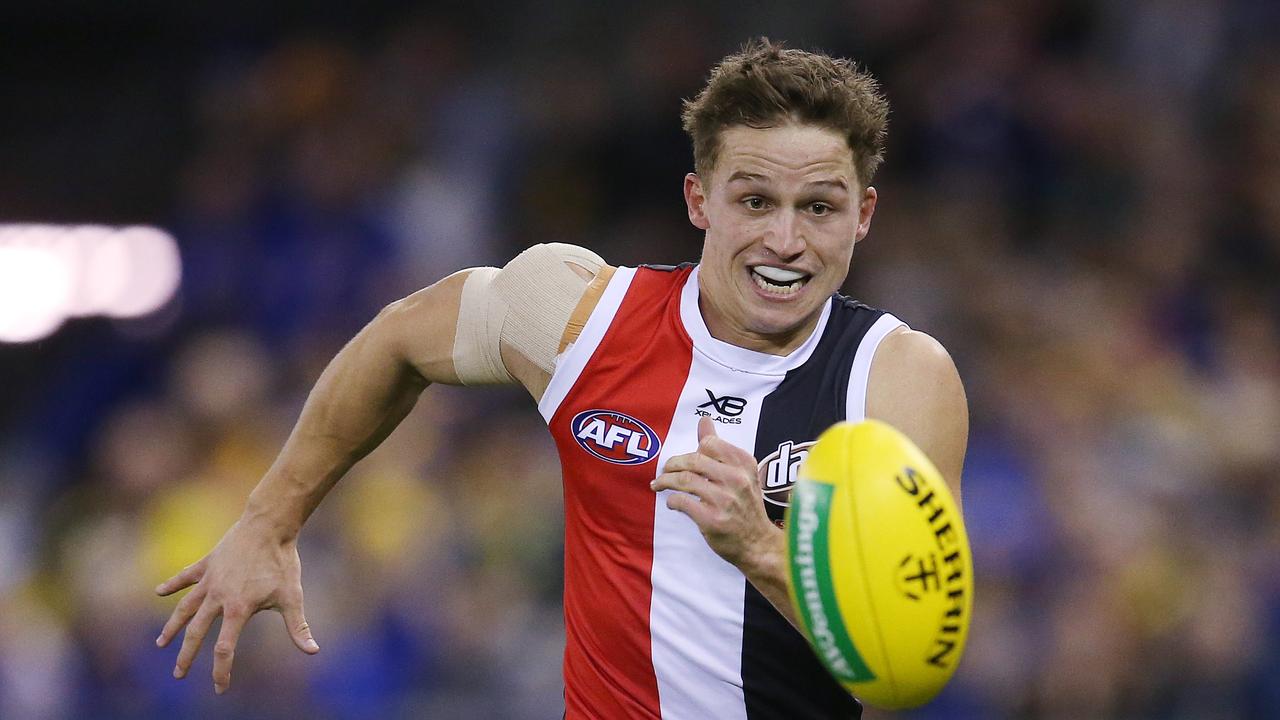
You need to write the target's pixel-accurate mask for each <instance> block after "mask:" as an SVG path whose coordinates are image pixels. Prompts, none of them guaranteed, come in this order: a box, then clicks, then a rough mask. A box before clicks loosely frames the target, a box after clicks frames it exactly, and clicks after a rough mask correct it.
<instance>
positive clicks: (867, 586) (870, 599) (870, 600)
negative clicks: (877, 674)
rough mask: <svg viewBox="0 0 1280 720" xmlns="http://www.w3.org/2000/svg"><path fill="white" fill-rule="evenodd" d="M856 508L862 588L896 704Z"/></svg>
mask: <svg viewBox="0 0 1280 720" xmlns="http://www.w3.org/2000/svg"><path fill="white" fill-rule="evenodd" d="M846 467H848V465H847V464H846ZM845 487H846V489H852V488H851V487H850V484H846V486H845ZM855 497H856V496H855ZM854 509H855V511H856V512H855V515H854V518H855V521H856V522H857V524H858V526H857V535H858V567H859V569H860V570H861V571H862V577H863V578H865V579H866V580H867V581H864V582H863V583H862V588H863V592H864V593H866V596H867V607H868V608H869V609H870V612H871V622H872V625H873V627H875V628H876V644H878V645H879V646H880V656H881V657H883V658H884V666H885V672H886V674H887V675H888V676H889V678H890V685H891V687H892V688H893V702H894V704H895V705H896V704H897V701H898V694H899V688H898V677H897V676H896V675H895V674H894V673H893V662H892V661H891V660H890V659H889V648H888V647H887V646H886V645H885V642H884V635H885V628H884V626H882V625H881V624H880V616H879V614H878V613H877V612H876V604H875V597H874V595H873V594H872V592H871V583H870V582H868V581H869V580H870V579H871V575H869V574H868V573H867V560H866V554H865V553H864V552H863V547H864V545H865V543H864V542H863V529H864V525H865V524H864V523H863V522H862V512H861V511H862V509H861V508H859V507H857V506H856V505H855V507H854Z"/></svg>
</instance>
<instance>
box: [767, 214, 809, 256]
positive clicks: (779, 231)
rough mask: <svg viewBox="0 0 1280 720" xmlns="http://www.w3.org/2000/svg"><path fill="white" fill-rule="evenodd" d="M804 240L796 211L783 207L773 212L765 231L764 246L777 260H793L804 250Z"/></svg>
mask: <svg viewBox="0 0 1280 720" xmlns="http://www.w3.org/2000/svg"><path fill="white" fill-rule="evenodd" d="M806 244H807V243H806V241H805V238H804V230H803V228H802V227H801V223H800V221H799V218H797V217H796V211H795V210H794V209H791V208H787V209H783V210H782V211H780V212H777V213H775V214H774V220H773V225H772V227H770V228H769V230H768V232H766V233H765V238H764V246H765V247H766V248H768V249H769V250H771V251H773V254H774V255H777V256H778V259H779V260H794V259H795V258H797V257H799V256H800V254H801V253H803V252H804V249H805V246H806Z"/></svg>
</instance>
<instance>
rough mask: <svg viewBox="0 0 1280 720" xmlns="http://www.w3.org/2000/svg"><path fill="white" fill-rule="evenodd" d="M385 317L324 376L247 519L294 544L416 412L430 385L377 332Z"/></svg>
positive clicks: (366, 330) (251, 503)
mask: <svg viewBox="0 0 1280 720" xmlns="http://www.w3.org/2000/svg"><path fill="white" fill-rule="evenodd" d="M385 315H386V313H385V311H384V313H382V314H380V315H379V316H378V318H376V319H374V321H373V322H371V323H370V324H369V325H368V326H366V327H365V328H364V329H363V330H361V331H360V333H359V334H358V335H356V337H355V338H353V339H352V340H351V341H350V342H349V343H347V345H346V347H344V348H343V349H342V351H341V352H339V353H338V355H337V356H336V357H334V359H333V360H332V361H331V362H330V363H329V365H328V367H326V368H325V370H324V373H323V374H321V376H320V380H319V381H317V383H316V385H315V387H314V388H312V390H311V394H310V395H309V396H308V397H307V402H306V404H305V405H304V406H303V409H302V414H301V417H299V419H298V422H297V424H296V425H295V426H294V428H293V432H292V433H290V435H289V439H288V441H287V442H286V443H285V446H284V449H283V450H281V451H280V455H279V456H278V457H277V458H276V461H275V462H274V463H273V464H272V466H271V468H270V469H269V470H268V471H267V473H266V475H265V476H263V478H262V480H261V482H259V483H258V486H257V487H256V488H254V490H253V492H252V493H251V494H250V496H249V502H248V505H247V507H246V509H245V516H246V518H249V519H252V520H254V521H260V522H264V523H266V524H268V525H270V526H272V527H273V528H275V529H276V531H278V532H279V533H280V535H281V536H282V537H292V536H295V535H296V534H297V533H298V531H299V530H300V529H301V527H302V524H303V523H304V522H306V519H307V518H308V517H310V515H311V513H312V512H313V511H314V510H315V508H316V506H317V505H319V504H320V501H321V500H322V499H323V498H324V496H325V495H326V494H327V493H328V492H329V490H330V489H331V488H332V487H333V486H334V484H335V483H337V481H338V480H339V479H340V478H341V477H342V476H343V475H344V474H346V472H347V471H348V470H349V469H350V468H351V466H352V465H354V464H355V463H356V462H358V461H359V460H360V459H361V458H363V457H364V456H365V455H367V454H369V453H370V452H371V451H373V449H374V448H376V447H377V446H378V445H379V444H380V443H381V442H382V441H383V440H384V439H386V437H387V436H388V435H390V434H391V431H392V430H394V429H395V428H396V426H397V425H399V424H400V421H401V420H403V419H404V417H405V416H406V415H408V414H409V411H410V410H412V409H413V406H414V404H415V403H416V402H417V399H418V396H419V395H420V394H421V392H422V390H423V389H424V388H425V387H426V386H427V385H428V382H427V381H426V380H425V379H424V378H423V377H422V376H421V374H419V373H418V372H417V371H415V370H414V368H413V366H412V365H411V364H409V363H408V362H405V361H403V359H402V358H401V357H400V356H399V353H398V352H397V349H396V348H395V347H393V346H392V345H391V343H390V341H389V340H387V339H386V338H385V337H384V333H381V332H379V330H380V328H379V322H380V321H382V320H383V319H384V318H385Z"/></svg>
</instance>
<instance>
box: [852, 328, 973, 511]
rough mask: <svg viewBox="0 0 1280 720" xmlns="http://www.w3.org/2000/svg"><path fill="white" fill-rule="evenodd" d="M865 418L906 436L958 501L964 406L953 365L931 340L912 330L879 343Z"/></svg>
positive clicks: (966, 413)
mask: <svg viewBox="0 0 1280 720" xmlns="http://www.w3.org/2000/svg"><path fill="white" fill-rule="evenodd" d="M867 416H868V417H873V418H876V419H878V420H883V421H885V422H887V423H889V424H890V425H893V426H894V427H896V428H898V429H899V430H901V431H902V432H903V433H904V434H906V436H907V437H909V438H911V439H912V441H914V442H915V443H916V445H918V446H919V447H920V449H921V450H923V451H924V453H925V454H926V455H928V456H929V459H930V460H932V461H933V464H934V465H936V466H937V467H938V471H939V472H941V473H942V477H943V479H944V480H946V481H947V485H949V486H950V487H951V491H952V493H953V494H954V495H955V496H956V499H957V500H959V498H960V475H961V472H962V470H963V468H964V455H965V449H966V446H967V445H968V442H969V407H968V402H967V401H966V399H965V394H964V385H963V384H962V383H961V381H960V375H959V373H957V372H956V366H955V363H954V362H952V360H951V356H950V355H948V354H947V351H946V350H945V349H944V348H943V347H942V345H941V344H939V343H938V341H937V340H934V339H933V338H932V337H930V336H929V335H926V334H925V333H922V332H916V331H913V330H901V331H897V332H894V333H892V334H891V335H889V336H888V337H886V338H885V339H884V341H883V342H882V343H881V345H880V348H879V349H878V350H877V351H876V355H875V359H874V360H873V361H872V363H871V377H870V379H869V382H868V387H867Z"/></svg>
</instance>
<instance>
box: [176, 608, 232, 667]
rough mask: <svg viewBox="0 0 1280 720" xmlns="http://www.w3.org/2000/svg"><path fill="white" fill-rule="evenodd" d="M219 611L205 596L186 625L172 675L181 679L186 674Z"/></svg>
mask: <svg viewBox="0 0 1280 720" xmlns="http://www.w3.org/2000/svg"><path fill="white" fill-rule="evenodd" d="M220 612H222V609H221V608H219V607H218V606H217V605H216V604H215V603H214V602H212V601H211V600H210V599H209V598H205V601H204V603H202V604H201V605H200V609H199V610H197V611H196V616H195V617H194V618H192V619H191V622H190V623H189V624H188V625H187V632H186V633H184V634H183V636H182V649H181V650H179V651H178V662H177V664H176V665H174V666H173V676H174V677H176V678H179V679H181V678H184V677H186V676H187V671H188V670H190V669H191V663H192V662H193V661H194V660H195V659H196V653H198V652H200V645H201V644H202V643H204V636H205V635H208V634H209V626H210V625H212V624H213V619H214V618H216V617H218V614H219V613H220Z"/></svg>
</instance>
